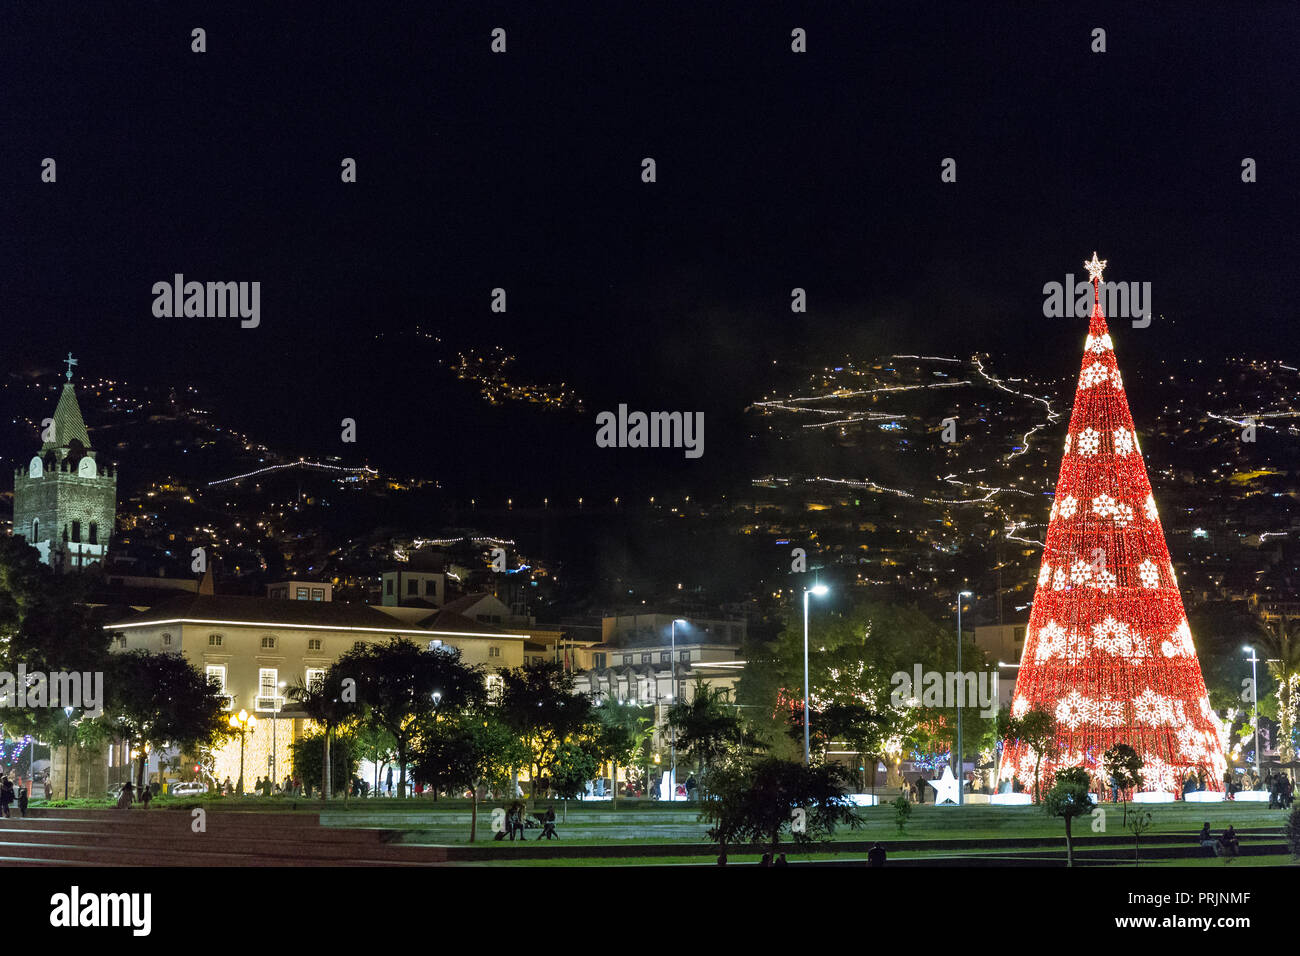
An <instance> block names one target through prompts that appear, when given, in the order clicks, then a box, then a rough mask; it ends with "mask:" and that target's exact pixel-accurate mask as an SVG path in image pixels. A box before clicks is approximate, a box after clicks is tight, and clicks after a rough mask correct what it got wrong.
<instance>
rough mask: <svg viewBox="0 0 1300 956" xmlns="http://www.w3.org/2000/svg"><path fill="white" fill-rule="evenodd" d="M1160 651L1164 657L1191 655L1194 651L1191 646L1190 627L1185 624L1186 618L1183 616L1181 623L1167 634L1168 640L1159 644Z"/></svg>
mask: <svg viewBox="0 0 1300 956" xmlns="http://www.w3.org/2000/svg"><path fill="white" fill-rule="evenodd" d="M1160 651H1161V653H1163V654H1164V655H1165V657H1191V656H1192V655H1193V654H1195V653H1196V651H1195V649H1194V648H1193V646H1192V629H1191V628H1190V627H1189V626H1188V624H1187V618H1183V621H1182V623H1181V624H1179V625H1178V626H1177V627H1176V628H1174V632H1173V633H1172V634H1170V635H1169V640H1167V641H1165V642H1164V643H1162V644H1161V645H1160Z"/></svg>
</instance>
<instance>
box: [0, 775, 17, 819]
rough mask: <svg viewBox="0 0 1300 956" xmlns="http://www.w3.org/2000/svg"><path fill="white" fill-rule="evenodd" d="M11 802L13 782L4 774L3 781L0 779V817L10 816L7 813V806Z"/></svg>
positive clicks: (12, 798) (12, 799) (12, 800)
mask: <svg viewBox="0 0 1300 956" xmlns="http://www.w3.org/2000/svg"><path fill="white" fill-rule="evenodd" d="M13 802H14V782H13V781H12V780H10V779H9V776H8V774H6V775H5V777H4V778H3V779H0V816H6V817H8V816H12V814H11V813H10V812H9V804H11V803H13Z"/></svg>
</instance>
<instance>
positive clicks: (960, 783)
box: [957, 591, 971, 807]
mask: <svg viewBox="0 0 1300 956" xmlns="http://www.w3.org/2000/svg"><path fill="white" fill-rule="evenodd" d="M970 596H971V592H970V591H959V592H958V593H957V684H958V686H959V687H965V686H966V682H965V678H964V677H963V676H962V672H961V599H962V598H967V597H970ZM961 703H962V706H959V707H958V708H957V806H959V807H960V806H962V805H963V804H964V803H965V802H966V801H965V798H964V794H963V791H964V789H965V780H964V778H965V776H966V773H965V771H966V765H965V762H964V761H963V760H962V746H961V712H962V711H963V710H965V709H966V708H965V704H966V695H965V693H963V694H962V700H961Z"/></svg>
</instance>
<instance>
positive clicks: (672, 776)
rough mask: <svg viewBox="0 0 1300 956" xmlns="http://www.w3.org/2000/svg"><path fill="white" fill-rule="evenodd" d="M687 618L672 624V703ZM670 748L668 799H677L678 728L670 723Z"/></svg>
mask: <svg viewBox="0 0 1300 956" xmlns="http://www.w3.org/2000/svg"><path fill="white" fill-rule="evenodd" d="M686 623H687V621H686V619H685V618H680V617H675V618H673V626H672V653H671V654H669V658H670V660H669V662H668V663H669V666H670V667H671V668H672V678H671V681H672V686H671V688H670V689H669V691H668V700H669V701H670V702H671V703H674V704H675V703H677V625H678V624H686ZM668 740H669V743H668V749H669V753H670V757H669V764H668V799H669V800H674V801H675V800H676V799H677V728H676V727H674V726H672V725H671V724H669V725H668Z"/></svg>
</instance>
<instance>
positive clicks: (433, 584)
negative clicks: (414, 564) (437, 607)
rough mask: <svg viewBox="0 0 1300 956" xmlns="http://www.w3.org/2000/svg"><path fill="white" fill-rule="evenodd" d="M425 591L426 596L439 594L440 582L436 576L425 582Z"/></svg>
mask: <svg viewBox="0 0 1300 956" xmlns="http://www.w3.org/2000/svg"><path fill="white" fill-rule="evenodd" d="M424 593H425V596H426V597H437V596H438V582H437V580H436V579H434V578H429V579H428V580H427V581H425V582H424Z"/></svg>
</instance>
